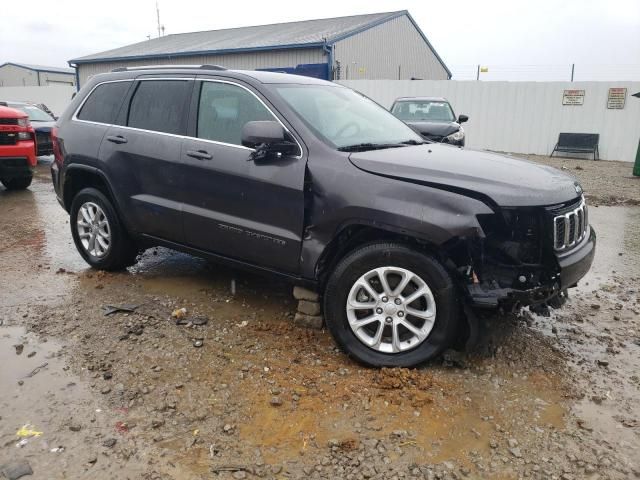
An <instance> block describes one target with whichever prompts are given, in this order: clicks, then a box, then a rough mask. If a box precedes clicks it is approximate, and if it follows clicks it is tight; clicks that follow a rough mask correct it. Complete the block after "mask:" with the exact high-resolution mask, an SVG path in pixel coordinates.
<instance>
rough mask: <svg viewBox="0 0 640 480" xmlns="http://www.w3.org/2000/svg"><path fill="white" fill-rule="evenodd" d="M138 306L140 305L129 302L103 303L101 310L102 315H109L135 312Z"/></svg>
mask: <svg viewBox="0 0 640 480" xmlns="http://www.w3.org/2000/svg"><path fill="white" fill-rule="evenodd" d="M139 307H140V305H133V304H131V305H129V304H125V305H105V306H104V307H102V310H103V311H104V316H105V317H106V316H109V315H113V314H114V313H133V312H135V311H136V310H137V309H138V308H139Z"/></svg>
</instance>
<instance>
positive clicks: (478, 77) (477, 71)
mask: <svg viewBox="0 0 640 480" xmlns="http://www.w3.org/2000/svg"><path fill="white" fill-rule="evenodd" d="M476 80H480V65H478V69H477V70H476Z"/></svg>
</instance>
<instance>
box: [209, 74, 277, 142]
mask: <svg viewBox="0 0 640 480" xmlns="http://www.w3.org/2000/svg"><path fill="white" fill-rule="evenodd" d="M254 120H276V118H275V117H274V116H273V115H272V114H271V112H269V110H267V108H266V107H265V106H264V105H263V104H262V102H260V101H259V100H258V99H257V98H256V97H255V95H253V94H252V93H251V92H249V91H248V90H245V89H244V88H242V87H239V86H237V85H232V84H228V83H221V82H202V87H201V90H200V104H199V107H198V127H197V136H198V138H202V139H205V140H213V141H216V142H223V143H229V144H232V145H242V142H241V139H242V127H243V126H244V125H245V124H246V123H247V122H251V121H254Z"/></svg>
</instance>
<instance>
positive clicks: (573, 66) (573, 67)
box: [571, 63, 576, 82]
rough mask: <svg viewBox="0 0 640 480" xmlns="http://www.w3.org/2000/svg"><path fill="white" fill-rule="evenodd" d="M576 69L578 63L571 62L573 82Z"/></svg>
mask: <svg viewBox="0 0 640 480" xmlns="http://www.w3.org/2000/svg"><path fill="white" fill-rule="evenodd" d="M575 70H576V64H575V63H572V64H571V81H572V82H573V74H574V72H575Z"/></svg>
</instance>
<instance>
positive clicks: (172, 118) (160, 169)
mask: <svg viewBox="0 0 640 480" xmlns="http://www.w3.org/2000/svg"><path fill="white" fill-rule="evenodd" d="M193 84H194V81H193V75H192V76H176V77H171V78H157V77H147V78H139V79H138V80H136V82H135V84H134V86H133V88H132V90H131V92H130V94H129V95H128V98H127V99H126V106H125V108H123V113H122V115H121V116H120V118H119V122H118V124H117V125H113V126H112V127H111V128H110V129H109V130H108V131H107V134H106V135H105V138H104V140H103V142H102V145H101V148H100V157H101V158H102V159H103V161H104V163H105V164H106V166H107V168H108V169H109V176H110V178H112V179H115V183H114V185H113V188H114V190H117V192H116V195H117V196H118V197H119V198H120V199H121V200H122V203H123V210H124V214H125V215H126V216H127V218H128V220H129V223H130V224H131V225H132V227H133V228H134V229H135V230H136V231H137V232H138V233H143V234H147V235H151V236H154V237H158V238H162V239H165V240H170V241H173V242H183V241H184V232H183V228H182V214H181V209H182V200H183V198H182V196H183V186H184V177H183V175H184V172H183V170H182V168H181V165H180V156H181V149H182V141H183V138H184V135H185V133H186V126H187V118H188V111H189V101H190V98H191V91H192V89H193Z"/></svg>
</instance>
